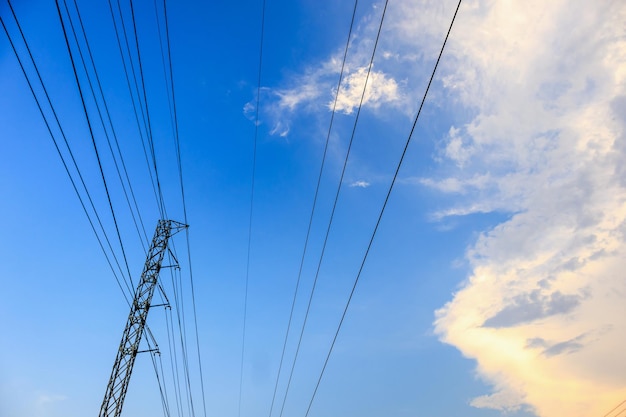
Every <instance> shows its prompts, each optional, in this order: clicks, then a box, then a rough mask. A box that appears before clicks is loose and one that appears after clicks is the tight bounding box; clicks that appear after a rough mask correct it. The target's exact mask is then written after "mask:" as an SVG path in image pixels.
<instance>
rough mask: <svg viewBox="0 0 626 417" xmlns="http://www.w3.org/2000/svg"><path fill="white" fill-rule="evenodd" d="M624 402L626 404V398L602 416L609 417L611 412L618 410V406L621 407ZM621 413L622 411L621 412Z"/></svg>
mask: <svg viewBox="0 0 626 417" xmlns="http://www.w3.org/2000/svg"><path fill="white" fill-rule="evenodd" d="M623 404H626V400H624V401H622V402H621V403H619V404H617V405H616V406H615V408H613V409H612V410H611V411H609V412H608V413H606V414H605V415H603V416H602V417H608V416H609V414H611V413H612V412H613V411H615V410H617V409H618V408H620V407H621V406H622V405H623ZM620 414H621V412H620Z"/></svg>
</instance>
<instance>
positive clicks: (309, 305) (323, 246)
mask: <svg viewBox="0 0 626 417" xmlns="http://www.w3.org/2000/svg"><path fill="white" fill-rule="evenodd" d="M388 3H389V0H386V1H385V7H384V8H383V13H382V16H381V18H380V24H379V26H378V33H377V34H376V41H375V43H374V48H373V50H372V56H371V58H370V62H369V65H368V68H367V75H366V77H365V84H364V85H363V92H362V93H361V99H360V101H359V107H358V110H357V113H356V116H355V119H354V125H353V127H352V134H351V135H350V143H349V144H348V150H347V152H346V157H345V159H344V163H343V168H342V170H341V176H340V177H339V184H338V185H337V192H336V193H335V200H334V202H333V208H332V211H331V214H330V219H329V221H328V227H327V228H326V236H325V237H324V243H323V245H322V252H321V254H320V258H319V261H318V263H317V270H316V271H315V278H314V280H313V287H312V288H311V294H310V296H309V302H308V304H307V308H306V313H305V314H304V321H303V323H302V328H301V330H300V337H299V339H298V345H297V347H296V354H295V356H294V359H293V362H292V365H291V371H290V373H289V380H288V382H287V388H286V390H285V396H284V398H283V404H282V407H281V410H280V416H281V417H282V415H283V411H284V409H285V403H286V401H287V395H288V393H289V388H290V386H291V380H292V377H293V372H294V369H295V367H296V361H297V360H298V354H299V352H300V346H301V345H302V337H303V335H304V329H305V328H306V324H307V320H308V317H309V312H310V310H311V303H312V301H313V295H314V294H315V288H316V286H317V280H318V277H319V273H320V269H321V267H322V261H323V259H324V254H325V253H326V245H327V243H328V236H329V235H330V230H331V228H332V224H333V219H334V217H335V210H336V209H337V202H338V201H339V194H340V192H341V189H342V185H343V177H344V175H345V172H346V168H347V166H348V159H349V158H350V151H351V149H352V143H353V141H354V135H355V133H356V127H357V124H358V122H359V116H360V115H361V108H362V107H363V100H364V99H365V92H366V91H367V83H368V82H369V77H370V73H371V71H372V66H373V65H374V57H375V56H376V49H377V47H378V41H379V39H380V33H381V31H382V28H383V22H384V20H385V13H386V12H387V4H388Z"/></svg>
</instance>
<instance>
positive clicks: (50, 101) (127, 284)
mask: <svg viewBox="0 0 626 417" xmlns="http://www.w3.org/2000/svg"><path fill="white" fill-rule="evenodd" d="M7 3H8V4H9V8H10V10H11V14H12V15H13V19H14V20H15V23H16V25H17V28H18V30H19V33H20V36H21V38H22V41H23V42H24V46H25V47H26V51H27V52H28V56H29V58H30V61H31V64H32V65H33V68H34V69H35V73H36V74H37V78H38V80H39V83H40V85H41V88H42V90H43V92H44V95H45V97H46V100H47V102H48V106H50V110H51V111H52V115H53V116H54V120H55V122H56V124H57V127H58V128H59V131H60V133H61V137H62V138H63V142H64V144H65V146H66V148H67V151H68V153H69V156H70V159H71V161H72V164H73V166H74V169H75V170H76V172H77V174H78V178H79V179H80V182H81V185H82V187H83V190H84V192H85V194H86V196H87V199H88V201H89V203H90V206H91V209H92V210H93V212H94V215H95V216H96V220H97V222H98V225H99V226H100V230H101V231H102V234H103V235H104V239H105V241H106V242H107V245H108V247H109V250H110V251H111V255H112V257H113V260H114V261H115V263H116V265H117V267H118V269H119V271H120V275H121V276H122V279H123V281H124V283H125V284H126V289H127V290H128V291H129V294H130V295H131V296H132V293H133V291H132V289H131V287H130V286H129V283H128V280H126V277H125V276H124V271H123V270H122V268H121V266H120V264H119V261H118V259H117V256H116V255H115V251H114V250H113V247H112V245H111V242H110V240H109V237H108V235H107V233H106V231H105V229H104V226H103V225H102V221H101V220H100V216H99V214H98V211H97V210H96V207H95V205H94V202H93V199H92V198H91V194H90V192H89V190H88V188H87V185H86V184H85V181H84V178H83V176H82V173H81V171H80V168H79V167H78V164H77V162H76V159H75V158H74V154H73V152H72V149H71V147H70V145H69V143H68V141H67V137H66V135H65V132H64V130H63V127H62V126H61V122H60V121H59V118H58V115H57V113H56V111H55V109H54V106H53V104H52V100H51V98H50V95H49V94H48V90H47V89H46V86H45V84H44V82H43V79H42V77H41V73H40V72H39V68H38V67H37V64H36V62H35V59H34V57H33V54H32V52H31V50H30V47H29V46H28V42H27V40H26V37H25V35H24V32H23V31H22V27H21V25H20V23H19V20H18V19H17V16H16V14H15V10H14V9H13V5H12V4H11V1H10V0H8V1H7ZM0 20H2V18H1V16H0ZM2 26H3V28H4V31H5V33H6V35H7V37H8V39H9V42H10V44H11V47H12V49H13V52H14V54H15V57H16V58H17V61H18V63H19V65H20V68H21V69H22V73H23V74H24V77H25V78H26V82H27V83H28V87H29V89H30V91H31V94H32V96H33V98H34V99H35V102H36V104H37V108H38V109H39V112H40V114H41V116H42V118H43V120H44V123H45V125H46V128H47V130H48V133H49V134H50V137H51V139H52V141H53V143H54V146H55V148H56V151H57V153H58V155H59V157H60V158H61V162H62V164H63V167H64V168H65V171H66V173H67V175H68V177H69V179H70V182H71V183H72V187H73V188H74V191H75V193H76V195H77V197H78V199H79V201H80V204H81V206H82V208H83V211H84V212H85V215H86V216H87V220H88V221H89V224H90V226H91V228H92V230H93V232H94V234H95V236H96V240H97V241H98V244H99V245H100V248H101V249H102V252H103V253H104V256H105V258H106V260H107V263H108V264H109V267H110V268H111V271H112V272H113V276H114V277H115V280H116V282H117V284H118V286H119V288H120V290H121V291H122V294H123V295H124V298H125V299H126V302H127V303H128V304H129V305H130V302H129V301H128V296H127V294H126V291H125V290H124V288H123V287H122V284H121V281H120V279H119V277H118V276H117V273H116V272H115V269H114V268H113V265H112V264H111V261H110V259H109V256H108V254H107V252H106V250H105V248H104V245H103V243H102V241H101V239H100V236H99V234H98V232H97V230H96V228H95V225H94V223H93V220H92V219H91V215H90V214H89V211H88V210H87V208H86V206H85V203H84V201H83V198H82V196H81V194H80V192H79V190H78V187H77V185H76V182H75V180H74V178H73V177H72V174H71V172H70V170H69V167H68V165H67V163H66V161H65V157H64V156H63V153H62V152H61V149H60V148H59V146H58V142H57V140H56V138H55V136H54V133H53V132H52V128H51V126H50V123H49V122H48V119H47V117H46V115H45V113H44V111H43V108H42V106H41V103H40V101H39V99H38V98H37V94H36V93H35V90H34V87H33V85H32V83H31V80H30V77H29V76H28V74H27V72H26V69H25V67H24V65H23V63H22V60H21V58H20V56H19V53H18V52H17V49H16V47H15V44H14V42H13V40H12V38H11V35H10V34H9V31H8V28H7V27H6V26H5V24H4V21H2Z"/></svg>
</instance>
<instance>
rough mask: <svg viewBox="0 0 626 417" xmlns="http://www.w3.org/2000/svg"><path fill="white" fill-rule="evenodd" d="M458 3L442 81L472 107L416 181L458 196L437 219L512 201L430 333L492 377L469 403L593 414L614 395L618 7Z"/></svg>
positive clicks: (619, 384)
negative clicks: (437, 170) (429, 173)
mask: <svg viewBox="0 0 626 417" xmlns="http://www.w3.org/2000/svg"><path fill="white" fill-rule="evenodd" d="M427 3H428V2H427ZM403 5H404V6H403V7H404V8H405V15H406V16H407V19H409V17H410V15H411V14H410V13H409V12H407V11H406V8H408V7H409V3H408V2H403ZM430 11H431V12H433V9H432V8H431V9H430ZM422 12H424V10H423V9H422ZM433 13H435V14H436V11H435V12H433ZM460 13H461V14H460V16H459V22H458V25H457V26H456V27H455V29H454V33H453V38H452V40H451V43H450V49H449V51H448V52H449V53H448V55H447V58H448V59H447V61H446V62H447V64H444V71H443V72H442V75H441V80H442V81H443V84H444V89H445V94H447V95H449V96H450V97H451V99H452V100H457V102H458V103H460V104H461V105H462V106H464V107H466V108H468V109H471V110H472V113H474V114H475V116H474V117H472V118H471V119H470V120H468V121H467V123H466V124H464V125H463V126H461V127H458V128H456V127H455V128H452V129H451V130H450V133H449V135H448V137H447V138H445V139H444V143H443V146H442V152H441V155H440V157H441V159H442V166H445V165H446V164H449V168H447V169H446V170H445V171H446V175H445V176H444V177H443V178H427V179H422V180H421V181H420V182H421V183H422V184H423V185H426V186H429V187H431V188H435V189H438V190H441V191H443V192H446V193H457V194H458V195H459V197H460V200H459V202H460V205H458V206H455V207H453V208H449V209H445V210H442V211H440V212H438V213H435V217H437V218H444V217H446V216H452V215H464V214H470V213H474V212H489V211H493V210H505V211H509V212H512V213H514V214H513V215H512V216H511V218H510V219H509V220H507V221H505V222H503V223H501V224H499V225H498V226H496V227H495V228H494V229H493V230H491V231H488V232H485V233H483V234H482V235H481V236H480V238H479V239H478V241H477V242H476V244H475V245H474V246H473V247H472V248H470V250H469V251H468V255H467V256H468V258H469V261H470V265H471V269H472V272H471V274H470V276H469V277H468V279H467V281H466V282H465V283H464V284H463V285H462V286H461V287H460V289H459V290H458V292H457V293H456V294H454V296H453V298H452V300H451V301H450V302H448V303H447V304H446V305H445V306H444V307H443V308H441V309H440V310H438V311H437V313H436V317H437V318H436V322H435V329H436V332H437V334H438V335H439V337H440V338H441V340H442V341H444V342H446V343H449V344H451V345H454V346H456V347H457V348H458V349H459V350H460V351H461V352H462V353H463V355H464V356H466V357H468V358H472V359H474V360H476V363H477V373H478V374H479V375H480V377H481V378H483V379H484V380H485V381H487V382H488V383H490V384H491V385H492V386H493V392H492V393H491V394H486V395H484V396H480V397H478V398H475V399H474V400H473V401H472V402H471V404H472V405H473V406H475V407H484V408H493V409H498V410H503V411H506V410H515V409H517V408H519V407H524V406H529V407H531V408H532V409H533V410H534V412H535V413H536V414H537V415H539V416H542V417H558V416H562V415H568V416H573V417H574V416H580V417H582V416H590V415H603V414H604V413H606V411H608V410H609V409H610V408H611V407H612V406H614V405H616V404H617V403H619V402H620V401H622V400H623V399H624V398H626V365H625V364H624V362H623V360H621V358H622V356H623V354H622V346H624V344H625V343H626V281H625V280H624V276H623V271H626V204H625V203H626V188H625V185H626V183H625V181H624V179H623V178H624V176H623V174H624V170H623V168H622V167H623V166H625V165H626V152H625V151H626V144H625V142H626V135H625V132H626V129H625V127H626V117H625V114H626V113H624V111H623V110H624V109H626V105H625V104H624V103H626V99H625V97H626V85H625V81H626V65H625V63H626V31H625V29H624V26H623V22H624V21H625V19H626V6H624V5H622V4H620V3H619V2H602V1H600V2H593V3H590V2H586V1H575V2H571V1H553V2H548V3H546V2H540V1H530V2H490V1H473V2H468V3H466V4H465V5H464V7H462V9H461V12H460ZM426 14H427V13H426ZM400 20H403V19H402V18H400ZM433 20H436V19H433ZM397 25H398V27H404V28H408V22H407V23H406V24H400V23H397ZM407 30H408V29H407ZM450 172H452V173H453V174H450Z"/></svg>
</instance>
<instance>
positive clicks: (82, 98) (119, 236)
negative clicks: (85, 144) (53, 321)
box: [55, 0, 134, 286]
mask: <svg viewBox="0 0 626 417" xmlns="http://www.w3.org/2000/svg"><path fill="white" fill-rule="evenodd" d="M55 4H56V7H57V12H58V13H59V20H60V21H61V28H62V29H63V37H64V38H65V44H66V45H67V51H68V53H69V55H70V61H71V63H72V70H73V72H74V78H75V79H76V86H77V87H78V93H79V95H80V100H81V103H82V106H83V112H84V114H85V118H86V120H87V126H88V128H89V135H90V136H91V143H92V144H93V149H94V152H95V154H96V160H97V161H98V168H99V169H100V176H101V177H102V183H103V184H104V190H105V192H106V195H107V200H108V202H109V208H110V209H111V216H112V217H113V223H114V224H115V231H116V232H117V238H118V240H119V243H120V248H121V250H122V255H123V257H124V263H125V264H126V270H127V271H128V279H129V280H130V283H131V286H134V284H133V277H132V276H131V273H130V267H129V266H128V259H127V258H126V251H125V250H124V244H123V243H122V235H121V234H120V229H119V226H118V224H117V218H116V216H115V210H114V209H113V203H112V201H111V194H110V193H109V187H108V186H107V182H106V178H105V176H104V170H103V169H102V162H101V161H100V154H99V153H98V147H97V145H96V138H95V136H94V133H93V128H92V126H91V121H90V119H89V114H88V112H87V105H86V104H85V97H84V96H83V90H82V87H81V86H80V81H79V79H78V72H77V71H76V64H75V63H74V57H73V55H72V49H71V48H70V42H69V39H68V38H67V32H66V30H65V23H64V22H63V17H62V16H61V8H60V7H59V0H55Z"/></svg>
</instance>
